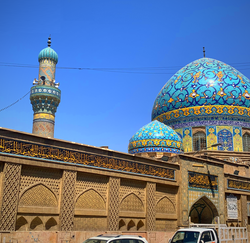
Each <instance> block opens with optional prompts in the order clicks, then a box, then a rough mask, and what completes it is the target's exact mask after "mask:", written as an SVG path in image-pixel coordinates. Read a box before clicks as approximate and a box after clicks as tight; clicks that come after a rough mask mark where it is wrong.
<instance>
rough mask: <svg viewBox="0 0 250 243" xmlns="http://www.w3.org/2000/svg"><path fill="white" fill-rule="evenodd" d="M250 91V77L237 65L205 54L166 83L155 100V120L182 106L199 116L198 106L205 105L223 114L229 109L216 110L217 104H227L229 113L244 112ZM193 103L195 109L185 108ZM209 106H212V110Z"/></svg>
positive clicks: (153, 114) (248, 104) (215, 112)
mask: <svg viewBox="0 0 250 243" xmlns="http://www.w3.org/2000/svg"><path fill="white" fill-rule="evenodd" d="M249 92H250V81H249V79H248V78H247V77H245V76H244V75H242V74H241V73H240V72H238V71H237V70H236V69H234V68H233V67H231V66H229V65H227V64H225V63H223V62H220V61H217V60H214V59H211V58H201V59H199V60H196V61H194V62H191V63H190V64H188V65H186V66H185V67H183V68H182V69H181V70H180V71H178V72H177V73H176V74H175V75H174V76H173V77H172V78H171V79H170V80H169V81H168V82H167V83H166V84H165V86H164V87H163V88H162V90H161V91H160V93H159V94H158V96H157V98H156V100H155V103H154V107H153V111H152V120H153V119H156V118H157V119H158V117H159V116H161V115H163V114H166V116H168V115H170V112H171V111H176V110H179V109H182V111H183V113H184V116H197V115H200V113H202V110H201V108H200V109H198V110H196V109H195V107H203V106H204V108H203V109H204V111H203V112H205V113H207V114H210V113H211V114H221V115H222V114H223V113H224V112H225V111H224V109H222V107H220V108H219V110H218V109H215V110H213V109H212V107H214V106H227V107H228V109H227V111H226V112H227V113H228V114H229V115H233V114H234V113H240V112H241V111H240V110H239V109H238V107H241V108H243V109H244V108H249V107H250V94H249ZM191 107H193V110H192V111H191V110H187V111H185V109H184V108H191ZM206 107H210V108H209V110H206V109H207V108H206ZM230 107H231V108H230ZM235 107H236V109H235ZM185 112H186V113H187V115H185ZM167 113H168V114H167ZM188 113H189V114H188ZM244 114H245V113H243V114H242V115H244ZM247 114H248V111H247ZM174 115H177V114H174ZM174 118H177V119H178V118H179V116H178V115H177V116H174V117H171V118H170V119H174ZM159 120H160V119H159ZM163 120H168V118H167V117H166V118H165V119H164V118H163ZM163 122H164V121H163Z"/></svg>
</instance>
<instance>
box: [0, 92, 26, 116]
mask: <svg viewBox="0 0 250 243" xmlns="http://www.w3.org/2000/svg"><path fill="white" fill-rule="evenodd" d="M29 93H30V91H29V92H28V93H27V94H25V95H24V96H23V97H21V98H19V99H18V100H17V101H15V102H14V103H12V104H10V105H8V106H6V107H4V108H3V109H1V110H0V112H1V111H4V110H6V109H8V108H10V107H11V106H13V105H15V104H16V103H17V102H19V101H20V100H22V99H23V98H24V97H25V96H27V95H28V94H29Z"/></svg>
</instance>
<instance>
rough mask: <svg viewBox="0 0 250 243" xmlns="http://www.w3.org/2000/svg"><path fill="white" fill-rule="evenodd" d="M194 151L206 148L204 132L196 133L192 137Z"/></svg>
mask: <svg viewBox="0 0 250 243" xmlns="http://www.w3.org/2000/svg"><path fill="white" fill-rule="evenodd" d="M193 146H194V151H200V150H202V149H206V148H207V142H206V134H205V133H204V132H197V133H195V134H194V135H193Z"/></svg>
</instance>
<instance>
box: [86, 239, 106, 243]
mask: <svg viewBox="0 0 250 243" xmlns="http://www.w3.org/2000/svg"><path fill="white" fill-rule="evenodd" d="M106 242H107V240H101V239H88V240H85V241H84V242H83V243H106Z"/></svg>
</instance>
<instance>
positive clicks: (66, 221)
mask: <svg viewBox="0 0 250 243" xmlns="http://www.w3.org/2000/svg"><path fill="white" fill-rule="evenodd" d="M75 184H76V172H75V171H68V170H65V171H64V172H63V186H62V195H61V210H60V228H61V230H62V231H70V230H72V229H73V226H74V208H75V194H76V193H75Z"/></svg>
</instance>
